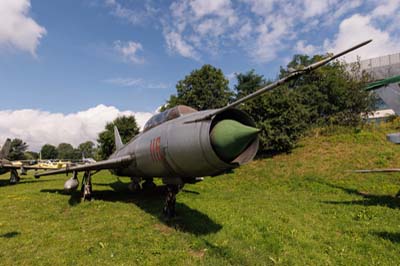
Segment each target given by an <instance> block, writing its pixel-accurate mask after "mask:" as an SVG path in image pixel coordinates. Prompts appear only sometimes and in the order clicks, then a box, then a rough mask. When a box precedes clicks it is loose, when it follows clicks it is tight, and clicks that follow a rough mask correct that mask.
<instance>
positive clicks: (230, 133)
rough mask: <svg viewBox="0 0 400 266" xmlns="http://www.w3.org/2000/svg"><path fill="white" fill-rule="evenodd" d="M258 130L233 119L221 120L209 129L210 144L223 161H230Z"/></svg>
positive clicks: (242, 149)
mask: <svg viewBox="0 0 400 266" xmlns="http://www.w3.org/2000/svg"><path fill="white" fill-rule="evenodd" d="M259 132H260V130H259V129H257V128H254V127H250V126H246V125H243V124H242V123H240V122H237V121H235V120H230V119H226V120H222V121H220V122H218V123H217V124H216V125H215V126H214V128H213V129H212V130H211V134H210V138H211V145H212V146H213V148H214V150H215V152H216V153H217V155H218V156H219V157H220V158H221V159H222V160H223V161H226V162H231V161H232V160H233V159H235V158H236V157H237V156H239V155H240V154H241V153H242V152H243V151H244V150H245V149H246V148H247V146H248V145H249V144H250V143H251V142H252V141H253V140H254V139H255V138H256V137H257V134H258V133H259Z"/></svg>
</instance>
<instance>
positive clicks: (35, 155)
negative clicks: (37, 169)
mask: <svg viewBox="0 0 400 266" xmlns="http://www.w3.org/2000/svg"><path fill="white" fill-rule="evenodd" d="M24 156H25V160H37V159H38V158H39V153H37V152H34V151H26V152H25V153H24Z"/></svg>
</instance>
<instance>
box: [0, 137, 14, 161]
mask: <svg viewBox="0 0 400 266" xmlns="http://www.w3.org/2000/svg"><path fill="white" fill-rule="evenodd" d="M10 150H11V139H7V140H6V142H4V144H3V147H2V148H1V151H0V159H5V158H6V157H7V156H8V154H9V153H10Z"/></svg>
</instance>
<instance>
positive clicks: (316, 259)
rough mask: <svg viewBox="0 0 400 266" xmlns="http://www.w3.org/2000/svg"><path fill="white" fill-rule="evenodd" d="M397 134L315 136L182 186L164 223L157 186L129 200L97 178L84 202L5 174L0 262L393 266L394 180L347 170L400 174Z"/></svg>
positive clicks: (398, 248) (399, 232) (56, 187)
mask: <svg viewBox="0 0 400 266" xmlns="http://www.w3.org/2000/svg"><path fill="white" fill-rule="evenodd" d="M394 130H396V129H395V128H394V126H392V127H388V126H386V127H381V128H370V129H364V130H361V131H359V132H358V133H354V132H352V131H346V130H344V131H338V132H336V133H335V134H331V135H329V134H328V136H327V134H326V133H321V132H318V134H317V131H315V132H314V134H310V136H308V137H307V138H305V139H303V140H302V141H301V142H300V145H299V147H298V148H296V149H295V150H294V151H293V153H291V154H284V155H279V156H275V157H273V158H266V159H262V160H261V159H260V160H256V161H254V162H252V163H250V164H248V165H246V166H244V167H241V168H239V169H237V170H235V172H234V173H233V174H227V175H223V176H218V177H214V178H208V179H206V180H205V181H203V182H201V183H198V184H196V185H187V186H185V188H184V191H182V192H181V193H179V195H178V197H177V212H178V217H177V218H175V219H173V220H171V221H166V220H164V219H163V218H162V217H161V210H162V204H163V195H162V194H163V189H162V188H158V189H157V190H156V191H154V192H149V193H140V194H137V195H133V194H132V193H130V192H129V191H128V190H127V188H126V184H127V183H128V182H129V179H124V178H123V179H121V181H118V180H117V179H116V177H113V176H111V175H110V174H109V173H108V172H106V171H103V172H101V173H99V174H97V175H95V176H94V181H93V182H94V193H95V194H94V198H95V200H94V201H92V202H79V196H78V195H77V194H75V195H73V196H72V197H71V196H69V195H65V194H63V192H62V188H63V184H64V181H65V180H66V179H67V178H66V177H65V175H59V176H50V177H43V178H41V179H40V180H35V179H34V178H32V176H31V175H29V176H27V177H23V179H22V180H21V183H20V184H18V185H15V186H9V185H7V182H8V181H7V179H8V175H3V176H1V177H0V181H1V183H0V185H1V186H0V206H1V210H0V247H1V248H0V262H1V265H135V264H138V265H176V264H177V265H202V264H205V265H274V264H277V265H399V264H400V256H399V254H400V200H398V199H396V198H394V195H395V194H396V193H397V191H398V190H399V189H400V179H399V174H380V173H375V174H366V175H361V174H354V173H350V172H346V170H350V169H360V168H375V167H396V166H397V167H400V146H396V145H394V144H391V143H389V142H387V141H386V139H385V133H387V132H393V131H394Z"/></svg>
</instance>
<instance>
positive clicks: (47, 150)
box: [40, 144, 58, 159]
mask: <svg viewBox="0 0 400 266" xmlns="http://www.w3.org/2000/svg"><path fill="white" fill-rule="evenodd" d="M40 154H41V156H42V159H57V156H58V153H57V148H56V147H55V146H53V145H51V144H45V145H43V147H42V149H41V150H40Z"/></svg>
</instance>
